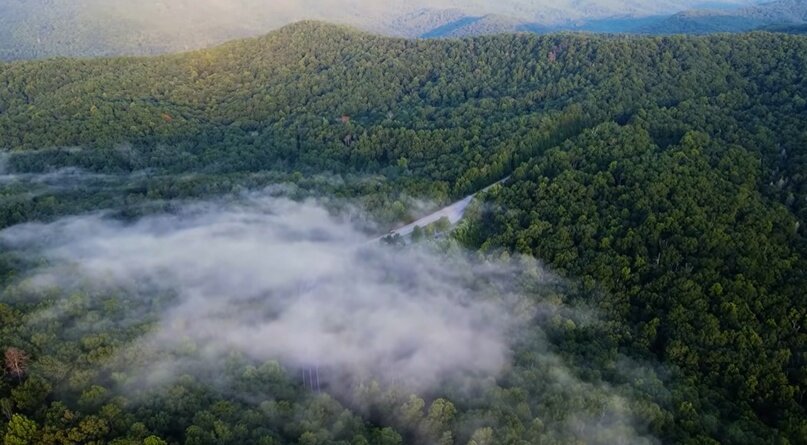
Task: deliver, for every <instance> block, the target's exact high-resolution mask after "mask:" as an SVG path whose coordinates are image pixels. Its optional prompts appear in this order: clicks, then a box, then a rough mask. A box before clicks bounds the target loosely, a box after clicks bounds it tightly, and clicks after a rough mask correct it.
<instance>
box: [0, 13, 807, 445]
mask: <svg viewBox="0 0 807 445" xmlns="http://www.w3.org/2000/svg"><path fill="white" fill-rule="evenodd" d="M805 72H807V39H805V38H803V37H798V36H790V35H783V34H771V33H754V34H749V35H740V36H713V37H703V38H696V37H682V36H677V37H670V38H651V37H624V36H619V37H600V36H590V35H549V36H536V35H523V34H522V35H500V36H493V37H485V38H475V39H447V40H405V39H392V38H384V37H379V36H375V35H371V34H366V33H360V32H356V31H353V30H351V29H350V28H346V27H341V26H332V25H327V24H322V23H317V22H305V23H299V24H296V25H292V26H288V27H285V28H283V29H281V30H279V31H277V32H274V33H271V34H269V35H267V36H265V37H261V38H257V39H250V40H244V41H237V42H232V43H228V44H226V45H223V46H220V47H216V48H213V49H210V50H204V51H196V52H192V53H186V54H179V55H171V56H161V57H154V58H110V59H97V60H69V59H56V60H49V61H42V62H21V63H11V64H0V85H4V88H2V89H0V147H2V148H3V149H4V150H7V152H6V153H5V156H4V165H5V167H4V172H3V175H24V174H36V173H42V172H54V171H55V172H58V171H60V169H64V168H72V169H76V168H80V169H83V170H87V171H90V172H92V173H94V174H97V175H114V174H121V173H125V174H127V175H132V176H134V177H135V179H134V180H135V181H136V182H135V183H134V184H129V183H127V184H124V185H122V186H120V187H119V188H114V189H113V190H112V191H103V193H100V192H99V193H95V192H91V193H88V192H86V191H68V192H61V191H57V192H48V193H45V194H41V195H34V196H31V195H29V194H28V192H29V190H28V189H26V188H23V189H22V190H19V188H14V186H13V185H12V186H10V187H8V188H5V187H4V188H2V191H3V200H1V201H0V226H2V227H7V226H9V225H12V224H15V223H20V222H26V221H31V220H40V219H48V218H52V217H54V216H55V215H59V214H60V212H76V209H81V210H82V211H86V210H93V209H96V208H95V207H93V206H95V205H98V204H97V202H98V201H99V200H100V201H101V202H103V203H104V204H107V203H110V202H112V203H116V205H118V206H119V207H117V208H113V209H114V210H118V211H120V212H121V213H122V214H123V215H124V216H125V215H128V213H127V211H131V209H129V208H128V207H127V204H128V203H132V202H134V203H143V202H144V200H146V199H153V200H155V201H156V202H165V201H168V202H170V200H172V199H176V198H177V197H183V196H187V194H190V193H191V192H189V191H188V190H202V191H205V192H210V191H217V190H221V189H226V190H238V187H239V186H241V185H242V184H244V183H247V184H249V183H251V181H253V180H254V179H253V178H254V177H255V176H259V175H263V174H266V173H267V172H276V174H277V175H278V176H277V177H280V178H284V179H285V180H287V181H295V182H299V183H301V184H305V183H306V181H316V178H323V177H324V179H320V181H322V182H325V183H326V184H327V187H331V188H332V189H333V190H337V192H338V193H342V194H347V191H346V190H349V191H351V192H352V193H353V195H351V196H360V197H365V196H369V197H370V198H371V200H370V202H371V205H372V204H373V203H375V204H376V205H378V202H379V201H380V202H383V203H384V205H386V204H389V205H388V208H389V209H390V212H393V213H394V212H396V211H398V212H400V210H396V209H400V208H401V207H403V204H402V203H401V202H398V201H397V198H392V199H389V197H387V198H385V197H384V196H385V195H393V196H398V195H394V194H395V193H400V192H401V191H406V192H407V194H409V195H414V196H418V197H424V198H427V199H431V200H434V201H448V200H450V198H452V197H462V196H465V195H466V194H468V193H469V192H474V191H477V190H479V189H481V188H482V187H484V186H487V185H489V184H492V183H494V182H495V181H497V180H499V179H501V178H503V177H505V176H507V175H508V174H511V173H512V174H513V180H512V181H510V182H508V183H506V184H505V185H503V186H497V187H494V188H493V189H492V190H491V192H490V196H489V197H488V200H487V201H486V204H485V205H481V206H478V207H477V208H476V209H470V211H469V217H470V218H471V219H470V220H469V223H468V224H467V225H466V226H464V227H461V228H460V229H459V232H458V235H457V236H458V238H459V239H460V240H462V242H463V243H464V244H465V245H467V246H471V247H475V248H478V249H480V250H481V251H483V252H495V253H496V254H497V255H501V256H505V257H506V256H507V255H510V254H514V253H523V254H530V255H535V256H537V257H539V258H541V259H543V260H545V261H547V264H548V265H549V266H550V267H551V268H552V269H553V270H554V271H556V272H557V273H558V274H560V275H561V276H563V277H564V278H565V279H566V280H568V287H569V288H570V290H569V291H568V293H569V294H570V295H576V296H577V298H579V299H580V300H581V301H585V302H586V303H587V304H589V305H592V306H594V307H595V308H596V309H597V310H598V311H600V312H601V313H602V314H603V315H602V317H603V319H604V321H603V324H604V325H605V326H607V330H606V332H604V333H603V332H600V331H596V330H591V329H593V328H591V327H588V326H586V324H587V323H590V322H592V320H589V321H587V322H584V321H580V320H579V321H580V322H581V323H582V324H581V325H580V326H577V325H575V323H568V322H566V321H564V320H562V319H558V320H557V322H555V321H553V323H555V324H556V325H557V329H556V330H553V331H552V336H553V337H552V340H553V341H554V342H556V343H553V344H556V345H557V348H558V350H559V351H562V355H563V357H564V359H567V360H569V361H570V362H572V363H574V364H575V369H576V371H575V372H576V373H577V372H579V373H580V378H581V379H583V380H584V381H586V382H605V383H606V384H607V385H608V386H610V387H617V388H620V390H621V391H624V392H625V394H627V395H629V396H630V398H629V399H619V403H618V405H620V406H623V407H625V409H626V410H629V413H630V416H628V417H629V418H630V419H632V420H631V421H630V422H629V423H630V424H631V425H634V426H635V428H637V429H638V430H640V431H641V432H643V433H646V434H652V435H656V436H657V437H659V438H660V440H661V441H662V442H663V443H687V442H690V443H709V442H722V443H727V444H743V443H775V442H776V441H779V442H781V443H785V440H788V441H790V442H791V443H798V441H799V440H800V438H801V437H803V433H804V431H807V420H805V419H807V416H805V400H804V398H803V397H802V395H803V394H804V390H805V385H807V382H806V381H805V377H807V363H805V361H804V356H803V354H802V353H801V351H803V350H804V348H805V345H807V334H805V332H804V330H803V329H802V328H801V326H803V325H804V321H805V317H807V312H806V311H807V308H805V306H804V304H803V290H804V289H805V286H807V277H806V276H805V275H804V271H805V270H807V261H806V260H807V248H805V239H804V235H805V227H807V186H805V184H807V182H806V181H807V177H805V174H804V172H805V171H807V152H805V150H807V148H806V147H807V144H805V141H807V133H805V128H804V125H803V124H804V122H805V120H807V106H805V105H806V104H807V83H805V82H807V79H805V77H804V73H805ZM290 172H296V173H290ZM138 174H139V175H140V176H137V175H138ZM323 175H324V176H323ZM333 175H340V177H359V178H362V181H359V184H358V185H355V186H352V185H351V186H343V185H342V184H341V183H340V180H338V179H332V178H333V177H334V176H333ZM153 177H154V178H168V179H160V180H155V181H157V182H150V181H152V179H151V178H153ZM127 178H128V176H127ZM137 178H142V179H137ZM377 178H382V179H377ZM137 181H143V182H137ZM242 181H243V182H242ZM350 187H355V188H350ZM54 193H55V194H54ZM110 194H111V195H110ZM110 196H111V197H110ZM384 199H388V200H389V201H394V202H389V203H387V202H384ZM401 199H403V198H401ZM504 252H506V254H504ZM0 266H3V267H10V266H6V265H5V263H0ZM10 310H11V309H9V311H10ZM15 310H17V309H15ZM29 310H33V309H29ZM550 317H554V315H550ZM9 318H12V317H11V316H9ZM589 318H590V317H589ZM553 320H555V319H554V318H553ZM4 326H5V325H4ZM0 332H3V331H2V330H0ZM41 338H42V337H41V336H38V335H37V334H32V337H30V338H28V339H26V340H25V342H26V343H25V344H26V345H30V346H28V347H29V348H30V349H34V350H37V351H39V350H40V349H35V348H37V347H38V346H37V345H42V344H45V346H47V345H49V344H51V342H50V341H47V342H45V341H42V340H41ZM47 338H48V339H49V338H50V337H47ZM15 341H16V340H15ZM87 345H91V343H90V340H88V341H87ZM87 347H90V346H87ZM82 350H83V349H82V348H81V347H75V348H65V349H64V352H63V353H64V354H69V353H72V352H73V351H82ZM519 351H521V350H519ZM622 353H624V354H627V355H628V356H629V357H630V358H631V360H638V361H655V360H658V361H660V362H661V366H660V368H661V369H663V371H658V373H653V372H650V373H648V374H641V375H637V374H635V373H631V372H628V373H627V374H626V373H624V372H622V371H621V370H622V368H629V369H634V367H633V365H634V364H633V362H630V361H627V362H626V361H625V360H624V359H623V358H622V355H621V354H622ZM540 356H541V354H540V353H535V352H534V351H530V352H523V353H520V354H516V356H515V357H514V359H515V360H516V361H517V363H518V366H517V367H516V369H515V371H514V373H513V374H508V375H507V377H505V378H502V379H501V380H502V381H501V382H496V384H501V385H502V387H501V388H499V387H497V389H496V391H498V392H495V393H494V394H493V395H479V398H478V399H477V398H474V399H473V400H471V401H469V402H468V403H467V404H465V405H461V406H459V408H458V409H459V410H460V412H461V413H462V414H467V413H469V412H471V413H472V412H476V410H483V411H484V413H483V414H484V415H483V416H482V417H483V418H485V419H495V421H492V424H493V425H494V426H493V427H491V431H489V432H483V433H484V434H486V435H485V436H483V433H480V436H479V437H487V438H489V439H490V442H491V443H497V442H495V440H494V438H497V437H512V438H513V440H521V441H523V442H525V443H540V441H552V440H556V441H560V442H564V441H593V442H594V443H603V444H605V443H613V442H614V440H615V436H613V435H610V433H613V431H612V430H611V429H610V427H612V426H613V425H612V424H611V423H609V422H605V423H604V424H601V425H600V424H597V425H598V426H601V427H603V428H605V429H606V431H608V432H609V434H606V433H602V434H603V435H602V436H597V437H595V438H593V439H592V437H591V436H587V435H586V434H587V433H588V431H589V430H587V429H585V428H582V429H581V428H576V427H574V428H568V429H566V428H564V427H568V425H569V422H574V421H575V419H578V418H579V417H577V415H579V414H581V413H583V414H585V415H586V416H593V417H591V418H592V419H596V418H598V416H599V415H600V414H601V413H602V411H601V410H599V409H598V407H601V406H602V405H598V404H599V403H600V402H599V399H594V400H589V399H587V398H585V397H584V398H583V399H584V400H575V401H572V402H570V401H569V397H568V395H564V394H563V393H562V392H560V393H557V392H551V390H552V389H551V388H547V385H545V384H544V382H545V379H544V378H543V376H544V374H541V372H544V371H543V370H542V368H541V367H540V363H539V362H540V360H538V359H537V358H536V357H540ZM35 358H36V357H35ZM76 362H77V363H78V364H77V366H83V365H84V364H85V362H84V361H78V360H77V361H76ZM42 366H44V365H42ZM80 370H81V372H85V371H84V370H83V368H81V369H80ZM93 376H95V374H92V373H90V372H87V373H85V374H80V375H79V376H77V377H76V378H75V379H69V383H70V384H71V385H74V386H72V387H71V392H70V394H66V395H64V397H65V398H66V399H67V400H72V399H70V397H72V394H73V393H75V394H90V395H91V394H96V393H99V392H101V393H102V395H100V396H98V397H103V394H104V393H103V392H102V391H99V390H98V389H96V386H97V385H104V384H105V381H104V380H103V377H104V376H98V379H99V380H98V381H96V380H93ZM79 377H81V378H79ZM37 378H38V379H40V380H36V381H34V382H33V383H30V384H27V385H28V386H26V387H25V388H23V389H18V386H19V385H20V382H15V381H13V380H8V379H6V380H3V383H2V385H0V391H4V392H2V397H4V398H5V397H12V395H14V394H16V396H14V397H16V398H15V400H19V403H20V404H22V405H21V406H23V407H25V406H28V405H24V404H25V403H34V404H35V402H26V401H27V400H29V399H30V398H34V396H35V395H37V394H40V393H44V394H45V396H43V397H57V396H58V397H61V396H62V395H61V394H57V395H53V393H52V392H51V391H50V389H48V388H54V387H58V383H59V382H61V381H63V379H62V377H61V374H57V375H55V376H54V375H51V374H47V373H43V374H41V375H39V374H38V377H37ZM37 382H39V383H37ZM31 385H39V386H35V387H33V388H29V387H30V386H31ZM93 385H96V386H93ZM12 388H14V389H12ZM26 388H27V389H26ZM54 391H55V390H54ZM547 391H550V392H549V393H548V392H547ZM12 392H13V394H12ZM29 393H32V394H33V395H31V396H30V398H24V397H23V395H24V394H29ZM6 394H8V396H7V395H6ZM548 394H551V396H549V395H548ZM89 397H90V396H89V395H87V396H82V398H81V399H80V402H73V401H71V402H70V403H71V406H73V405H72V404H78V405H77V406H81V407H82V409H83V410H84V411H85V412H89V413H95V412H99V413H102V412H106V411H102V408H99V407H98V406H99V405H100V404H93V403H89V402H87V400H88V398H89ZM474 397H476V396H474ZM75 398H76V399H77V398H78V396H76V397H75ZM490 398H492V399H494V400H493V401H490ZM204 400H207V399H203V400H199V401H197V402H195V403H199V404H202V403H203V402H204ZM317 400H320V399H317ZM513 400H517V401H518V402H517V403H513ZM624 400H630V402H624ZM483 402H484V404H483ZM15 403H16V402H15ZM441 403H442V402H441ZM570 403H571V404H570ZM480 405H483V406H482V407H480ZM567 405H568V406H567ZM581 405H583V406H585V409H582V408H581V411H580V412H575V411H574V410H575V409H577V408H578V407H579V406H581ZM35 406H39V405H35ZM159 406H162V405H159ZM185 406H186V405H185V404H182V406H179V407H175V410H176V411H166V410H157V411H159V412H162V414H161V416H163V417H160V419H158V420H155V421H152V420H151V418H148V419H146V420H144V421H145V422H148V425H149V428H153V429H155V430H157V431H159V432H160V434H162V435H163V436H166V437H170V438H171V440H172V441H176V442H181V441H183V440H185V439H186V438H187V437H186V435H187V436H190V435H191V433H193V434H196V433H194V432H193V431H195V429H194V430H189V429H188V428H189V425H190V422H191V420H190V419H186V418H185V417H184V413H185V411H183V407H185ZM192 406H193V407H194V408H193V411H196V412H198V411H200V410H199V409H196V408H195V405H192ZM438 407H439V404H438ZM106 409H111V408H106ZM120 409H121V410H124V409H128V408H127V407H126V406H123V407H121V408H120ZM211 409H213V410H215V408H211ZM267 409H268V408H267ZM385 409H386V408H385ZM396 409H399V408H389V411H390V412H397V411H395V410H396ZM452 409H453V408H452ZM93 410H96V411H93ZM436 410H437V412H438V414H439V413H440V412H446V411H450V410H448V408H446V409H445V410H443V411H440V410H439V409H436ZM569 410H572V411H569ZM227 411H228V412H230V410H227ZM126 412H127V415H128V416H130V417H127V418H129V419H132V422H134V421H135V420H134V419H136V420H137V421H138V422H139V421H141V419H140V418H139V417H138V416H139V415H140V414H139V413H140V411H135V412H131V411H126ZM173 412H182V413H183V415H182V416H180V415H176V416H174V417H171V416H172V415H171V414H170V413H173ZM385 412H386V411H385ZM26 413H27V414H26V415H27V416H30V417H32V418H35V419H37V421H39V422H43V423H44V422H52V419H53V416H49V415H46V412H45V410H44V409H42V410H39V409H36V408H35V409H32V410H30V411H26ZM250 413H251V411H250ZM99 415H100V414H99ZM458 415H459V414H458ZM166 416H167V417H170V419H171V420H170V421H168V420H166V421H163V420H161V419H163V418H165V417H166ZM292 417H294V416H293V415H291V414H290V417H289V419H291V418H292ZM376 417H378V416H375V417H373V421H377V420H378V419H377V418H376ZM190 418H192V419H193V420H194V421H196V420H198V419H196V418H195V417H194V415H190ZM463 418H465V419H467V417H463ZM586 418H588V417H586ZM56 419H57V421H58V422H61V420H58V419H61V417H56ZM272 419H274V420H273V421H274V422H275V423H280V424H282V423H283V419H285V418H281V419H280V420H277V419H278V418H277V417H272ZM199 421H200V422H201V420H199ZM232 422H233V423H234V424H238V422H236V421H235V420H232ZM286 423H288V424H289V425H293V426H294V428H291V430H289V431H285V432H283V434H284V435H283V436H282V437H284V438H285V440H288V441H293V440H294V438H296V437H300V436H301V435H303V434H304V431H298V428H297V426H299V425H301V423H299V422H297V421H296V420H295V421H293V422H292V421H289V422H286ZM359 423H360V422H359ZM305 425H307V423H305ZM441 425H442V426H441V430H440V432H441V434H442V432H443V430H444V429H445V430H446V431H450V432H451V433H452V434H456V435H457V436H453V435H452V436H450V437H463V438H465V439H468V441H470V438H469V437H465V436H462V434H466V433H463V431H464V429H466V424H465V423H462V422H459V421H458V422H457V423H452V422H450V421H445V422H443V423H442V424H441ZM622 425H623V424H622V423H617V424H616V426H614V427H613V428H615V429H616V430H617V431H618V430H619V427H622ZM51 427H53V428H57V427H58V428H62V426H58V425H56V426H54V425H51ZM494 427H495V428H494ZM196 428H201V427H196ZM334 428H336V427H335V426H334ZM472 429H473V428H472ZM234 430H237V431H240V430H238V429H237V428H234ZM126 431H129V430H128V429H126V430H125V431H124V433H126V434H129V433H127V432H126ZM121 434H123V433H121ZM466 435H470V433H467V434H466ZM306 437H309V436H306ZM443 437H449V436H445V435H444V436H443ZM480 440H482V439H480ZM211 441H212V442H215V440H213V439H211ZM379 442H381V441H380V440H379ZM386 443H401V440H400V437H399V440H397V441H396V440H393V439H390V440H389V441H388V442H386Z"/></svg>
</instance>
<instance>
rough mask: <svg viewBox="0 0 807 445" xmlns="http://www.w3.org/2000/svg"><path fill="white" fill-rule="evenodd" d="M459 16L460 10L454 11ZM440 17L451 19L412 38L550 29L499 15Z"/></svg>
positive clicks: (437, 23) (435, 24)
mask: <svg viewBox="0 0 807 445" xmlns="http://www.w3.org/2000/svg"><path fill="white" fill-rule="evenodd" d="M452 11H453V12H454V13H455V14H457V13H458V12H459V11H458V10H452ZM438 16H439V17H445V18H450V19H447V20H444V21H443V22H442V23H441V22H439V21H435V20H432V21H430V22H429V23H431V24H432V26H433V27H432V28H430V29H428V30H424V29H421V30H420V32H418V33H415V34H409V35H410V36H412V37H421V38H427V39H433V38H447V37H468V36H479V35H490V34H501V33H506V32H535V33H537V32H546V31H548V30H549V28H548V27H546V26H543V25H541V24H539V23H534V22H529V21H525V20H520V19H517V18H515V17H508V16H504V15H498V14H487V15H483V16H469V15H462V14H457V15H455V16H454V17H453V18H451V16H450V13H444V14H439V15H438Z"/></svg>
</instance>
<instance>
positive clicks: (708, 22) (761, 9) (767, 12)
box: [642, 0, 807, 34]
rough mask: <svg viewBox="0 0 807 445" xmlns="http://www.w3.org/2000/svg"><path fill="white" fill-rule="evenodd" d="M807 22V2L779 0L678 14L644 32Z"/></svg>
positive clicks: (705, 30) (741, 28) (738, 28)
mask: <svg viewBox="0 0 807 445" xmlns="http://www.w3.org/2000/svg"><path fill="white" fill-rule="evenodd" d="M805 22H807V1H805V0H778V1H774V2H769V3H763V4H761V5H758V6H753V7H748V8H742V9H738V10H694V11H686V12H682V13H679V14H676V15H674V16H672V17H670V18H669V19H667V20H665V21H663V22H660V23H656V24H653V25H651V26H648V27H645V28H643V29H642V30H643V31H645V32H648V33H654V34H664V33H667V34H678V33H696V34H705V33H712V32H742V31H750V30H752V29H755V28H760V27H763V26H788V25H790V26H792V25H799V24H804V23H805Z"/></svg>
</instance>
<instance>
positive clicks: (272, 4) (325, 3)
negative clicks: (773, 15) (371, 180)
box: [0, 0, 756, 60]
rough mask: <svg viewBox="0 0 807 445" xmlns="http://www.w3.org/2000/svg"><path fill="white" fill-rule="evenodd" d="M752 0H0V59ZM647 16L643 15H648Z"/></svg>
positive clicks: (570, 20) (145, 51) (567, 25)
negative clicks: (299, 27)
mask: <svg viewBox="0 0 807 445" xmlns="http://www.w3.org/2000/svg"><path fill="white" fill-rule="evenodd" d="M755 3H756V0H722V1H719V2H717V3H704V2H703V1H698V0H660V1H654V2H649V1H646V0H497V1H494V0H428V1H427V0H387V1H384V2H379V1H377V0H271V1H269V0H139V1H137V2H134V1H131V0H0V60H12V59H32V58H43V57H53V56H110V55H149V54H160V53H166V52H176V51H184V50H190V49H195V48H202V47H208V46H212V45H215V44H218V43H221V42H224V41H227V40H231V39H234V38H240V37H248V36H255V35H259V34H263V33H265V32H267V31H270V30H272V29H276V28H279V27H281V26H283V25H285V24H288V23H292V22H296V21H300V20H303V19H318V20H327V21H331V22H337V23H342V24H348V25H351V26H354V27H357V28H361V29H364V30H367V31H371V32H375V33H380V34H386V35H392V36H403V37H419V36H421V37H457V36H467V35H480V34H494V33H499V32H514V31H533V32H534V31H539V32H542V31H546V30H558V29H577V30H586V31H601V30H604V31H607V32H633V31H634V30H635V29H636V28H639V27H641V26H646V25H647V24H648V23H656V22H658V21H660V20H661V19H659V17H668V16H669V15H670V14H673V13H676V12H679V11H683V10H687V9H692V8H700V7H704V6H709V7H720V8H737V7H742V6H748V5H752V4H755ZM648 18H651V19H650V20H649V21H648Z"/></svg>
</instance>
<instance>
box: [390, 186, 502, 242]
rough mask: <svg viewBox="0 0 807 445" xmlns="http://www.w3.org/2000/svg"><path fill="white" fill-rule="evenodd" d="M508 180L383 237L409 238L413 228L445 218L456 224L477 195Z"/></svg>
mask: <svg viewBox="0 0 807 445" xmlns="http://www.w3.org/2000/svg"><path fill="white" fill-rule="evenodd" d="M509 178H510V177H509V176H508V177H507V178H504V179H502V180H501V181H498V182H496V183H493V184H491V185H489V186H487V187H485V188H484V189H482V190H480V191H478V192H476V193H474V194H473V195H470V196H466V197H465V198H463V199H462V200H460V201H457V202H455V203H453V204H451V205H449V206H446V207H443V208H442V209H440V210H438V211H436V212H434V213H432V214H430V215H426V216H424V217H423V218H420V219H419V220H417V221H413V222H411V223H409V224H407V225H405V226H403V227H399V228H397V229H395V230H391V231H390V232H389V233H388V234H386V235H384V237H386V236H390V235H391V236H395V235H400V236H401V237H406V236H409V235H411V234H412V231H414V230H415V227H426V226H428V225H429V224H433V223H436V222H437V221H439V220H440V219H441V218H447V219H448V222H450V223H451V225H454V224H457V223H458V222H459V221H460V220H461V219H462V217H463V216H465V209H467V208H468V205H469V204H470V203H471V201H473V200H474V198H475V197H476V195H478V194H479V193H482V192H485V191H487V190H489V189H490V188H491V187H493V186H494V185H497V184H501V183H503V182H504V181H507V180H508V179H509Z"/></svg>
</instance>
